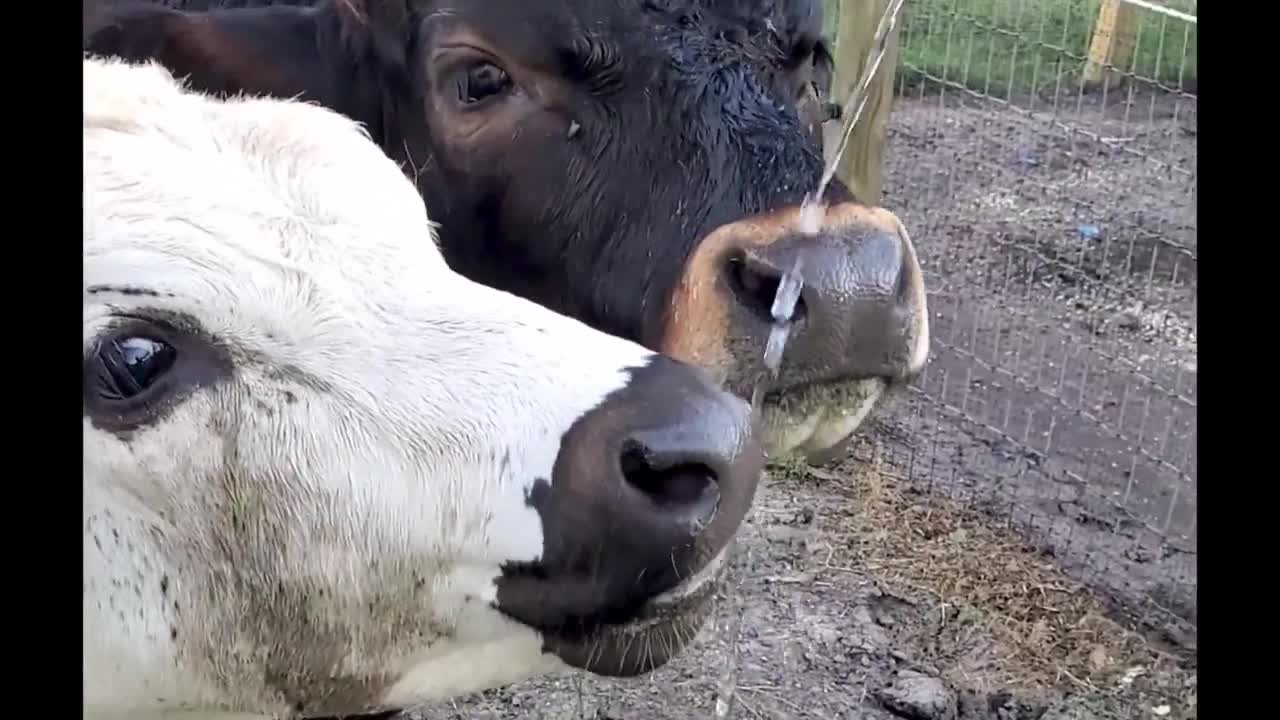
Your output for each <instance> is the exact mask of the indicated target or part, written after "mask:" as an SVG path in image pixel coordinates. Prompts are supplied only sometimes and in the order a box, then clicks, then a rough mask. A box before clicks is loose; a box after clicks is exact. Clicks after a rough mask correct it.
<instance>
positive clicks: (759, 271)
mask: <svg viewBox="0 0 1280 720" xmlns="http://www.w3.org/2000/svg"><path fill="white" fill-rule="evenodd" d="M793 268H797V269H798V271H799V274H800V277H801V278H802V280H803V287H802V290H801V292H800V297H799V300H798V301H797V302H796V304H795V308H794V310H793V312H792V313H791V317H790V318H789V319H790V320H791V322H792V323H793V327H792V331H791V333H790V336H789V340H788V344H787V350H786V353H785V354H784V356H783V363H784V368H785V372H786V374H787V375H791V376H797V375H799V376H801V377H803V378H804V379H805V380H807V381H815V380H832V379H838V378H845V377H884V378H893V379H907V378H911V377H913V376H915V375H916V374H918V373H919V372H920V371H921V369H923V364H924V359H925V358H924V354H925V351H926V350H927V329H926V328H927V319H926V316H925V297H924V281H923V278H922V276H921V273H920V268H919V265H918V263H917V261H916V258H915V254H914V251H913V249H912V247H911V245H910V242H909V240H907V239H906V238H905V237H903V235H902V234H900V232H899V231H897V230H896V229H891V228H886V227H881V226H880V225H877V224H873V223H866V222H862V223H850V222H840V221H835V222H831V223H828V224H826V225H824V226H822V227H821V228H820V229H819V231H818V232H817V233H815V234H811V235H810V234H801V233H788V234H786V235H784V236H783V237H779V238H777V239H775V240H773V241H772V242H770V243H769V244H767V245H754V246H749V247H746V248H743V249H742V250H741V251H740V252H738V253H736V254H730V255H729V267H728V275H729V285H730V287H731V288H732V289H733V291H734V298H735V300H736V302H737V303H738V304H739V305H740V306H742V307H743V308H744V309H746V310H747V311H748V312H749V313H751V314H755V315H757V316H759V317H760V318H761V319H762V320H764V321H765V322H766V323H770V322H772V318H771V316H770V308H771V307H772V305H773V301H774V297H775V295H777V290H778V286H779V284H780V282H781V279H782V277H783V275H784V273H787V272H790V271H791V270H792V269H793Z"/></svg>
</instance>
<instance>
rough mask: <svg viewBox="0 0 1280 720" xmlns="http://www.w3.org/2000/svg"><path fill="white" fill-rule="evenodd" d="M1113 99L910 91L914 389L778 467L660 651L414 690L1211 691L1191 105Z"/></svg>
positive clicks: (1087, 704)
mask: <svg viewBox="0 0 1280 720" xmlns="http://www.w3.org/2000/svg"><path fill="white" fill-rule="evenodd" d="M1089 102H1094V103H1095V104H1097V103H1098V100H1097V99H1096V98H1094V99H1092V100H1089ZM1113 102H1114V100H1113ZM1162 103H1163V104H1162ZM1085 104H1086V105H1087V103H1085ZM1116 105H1117V107H1118V109H1116V108H1113V109H1112V110H1111V113H1110V114H1109V115H1108V116H1106V117H1105V118H1104V116H1103V115H1102V114H1101V113H1098V112H1097V111H1096V108H1095V109H1093V110H1089V109H1088V108H1087V107H1086V108H1084V109H1078V108H1076V107H1074V106H1073V107H1071V108H1070V112H1071V113H1074V115H1073V116H1071V117H1068V113H1067V112H1066V111H1064V110H1062V109H1060V110H1059V112H1058V113H1057V122H1059V123H1071V122H1076V121H1078V120H1079V119H1080V118H1085V119H1087V120H1088V122H1086V123H1084V125H1085V126H1086V127H1087V129H1088V130H1090V131H1091V132H1093V133H1095V134H1096V135H1098V136H1101V137H1102V138H1105V140H1104V141H1099V140H1096V139H1093V140H1091V139H1089V138H1087V137H1082V136H1080V135H1078V134H1075V135H1068V134H1067V133H1065V132H1064V131H1062V128H1061V127H1058V126H1056V125H1055V124H1054V123H1055V120H1054V117H1053V116H1052V114H1051V113H1046V114H1037V115H1029V114H1027V113H1018V112H1014V111H1008V110H1001V109H999V108H998V107H995V106H993V105H991V104H986V105H984V104H982V103H981V102H979V101H976V100H973V99H972V98H966V97H965V96H963V95H962V94H955V93H952V94H949V95H947V96H946V97H944V98H939V97H937V96H931V97H926V98H910V97H907V98H903V99H901V100H899V102H898V104H897V106H896V109H895V111H894V119H893V122H892V124H891V136H890V143H891V145H890V153H889V160H888V162H889V167H888V168H887V169H886V175H887V178H888V180H889V187H888V195H887V197H886V205H888V206H890V207H891V208H893V209H894V210H895V211H898V212H899V213H900V214H901V215H902V216H903V218H904V220H905V221H906V223H907V225H908V227H909V228H911V230H912V232H913V238H914V239H915V241H916V243H917V245H918V248H919V251H920V253H921V259H922V262H923V263H924V264H925V266H926V268H927V271H926V272H927V275H928V282H929V284H930V287H931V290H932V293H931V296H930V302H931V303H932V307H931V309H932V316H933V333H934V337H935V352H934V356H933V358H932V360H931V367H930V369H929V370H928V372H927V373H926V376H925V377H924V378H922V379H921V381H920V382H919V383H917V385H916V390H915V391H914V392H911V393H908V394H907V395H906V396H904V397H903V398H901V399H900V401H899V402H898V403H897V405H896V407H894V408H892V409H891V410H889V411H886V412H885V413H884V414H883V415H882V416H881V418H880V419H879V420H878V421H877V422H876V423H874V424H873V426H872V427H870V428H869V429H868V430H867V431H866V432H865V433H864V434H863V436H862V437H861V438H860V439H859V442H858V443H856V445H855V447H853V448H851V449H850V453H849V456H848V458H847V459H845V460H844V461H842V462H841V463H837V464H834V465H832V466H827V467H823V468H808V467H802V466H800V465H796V464H783V465H780V466H775V467H774V468H773V469H772V470H771V472H770V477H769V479H768V481H767V483H766V485H765V486H764V487H763V488H762V490H761V493H760V499H759V502H758V504H757V506H756V507H755V510H754V512H753V515H752V517H751V518H750V520H749V522H748V525H747V528H746V530H745V532H744V534H743V537H742V541H741V547H740V549H739V552H738V555H737V561H736V565H735V572H736V575H737V577H738V584H737V587H736V588H735V589H732V590H730V591H727V593H726V597H723V598H721V604H720V607H719V608H718V609H717V613H716V619H715V622H714V623H713V625H712V626H711V627H708V628H707V629H706V630H705V631H704V632H703V633H702V634H701V636H700V637H699V639H698V640H697V641H696V643H695V645H694V646H693V647H692V648H690V649H689V650H688V651H687V652H686V653H684V654H683V655H682V656H680V657H679V658H678V659H677V660H676V661H674V662H673V663H671V664H670V665H669V666H667V667H665V668H663V669H661V670H660V671H658V672H656V673H654V674H653V675H652V676H650V677H646V678H641V679H635V680H630V681H605V680H599V679H594V678H583V677H577V676H573V677H571V676H565V677H551V678H543V679H539V680H536V681H532V682H528V683H524V684H521V685H519V686H516V687H512V688H507V689H503V690H500V691H493V692H488V693H484V694H481V695H477V696H476V697H474V698H468V699H466V700H465V701H458V702H451V703H446V704H443V705H440V706H434V707H429V708H423V709H421V710H419V711H415V713H413V715H415V716H418V717H423V718H431V719H435V718H442V719H443V718H476V719H480V718H493V719H495V720H496V719H498V718H531V719H532V718H547V719H548V720H551V719H554V720H569V719H571V718H574V719H587V718H593V719H595V720H606V719H609V720H663V719H667V718H670V719H672V720H675V719H680V720H684V719H685V718H708V719H710V718H713V717H715V715H714V709H715V705H716V702H717V698H718V697H719V698H723V697H728V696H729V695H731V696H732V698H733V706H732V712H731V717H734V718H739V719H743V720H745V719H750V718H865V719H867V720H881V719H883V720H889V719H890V718H909V719H912V720H953V719H967V720H978V719H980V718H981V719H984V720H985V719H988V718H990V719H992V720H1026V719H1028V718H1038V719H1040V720H1078V719H1084V718H1126V719H1127V718H1161V717H1165V718H1194V717H1196V713H1197V710H1196V694H1197V676H1196V664H1195V658H1194V653H1195V613H1196V610H1195V588H1196V582H1195V564H1194V563H1195V548H1196V542H1195V538H1196V535H1195V458H1196V456H1195V397H1196V389H1195V373H1196V360H1195V359H1196V345H1195V268H1196V260H1195V248H1196V237H1195V227H1196V223H1195V205H1194V201H1195V198H1194V187H1195V185H1194V177H1193V175H1192V177H1191V178H1190V179H1189V178H1188V177H1187V172H1186V171H1190V172H1191V173H1192V174H1193V173H1194V164H1195V137H1194V128H1195V120H1194V107H1195V106H1194V101H1192V102H1191V103H1189V108H1190V112H1191V115H1190V117H1187V112H1188V108H1187V106H1186V105H1185V104H1183V105H1179V106H1178V107H1176V108H1175V107H1174V106H1173V105H1172V104H1171V103H1170V102H1166V101H1160V102H1156V103H1155V104H1150V103H1148V104H1147V105H1144V104H1143V100H1142V99H1141V98H1139V99H1137V100H1135V102H1134V103H1133V104H1131V105H1128V106H1127V107H1128V111H1129V113H1130V117H1129V118H1128V120H1127V121H1126V119H1125V117H1124V115H1123V114H1124V112H1125V109H1124V108H1125V107H1126V106H1124V105H1123V104H1120V103H1116ZM1135 108H1136V109H1135ZM1091 113H1092V114H1091ZM1178 113H1181V115H1180V116H1179V115H1178ZM1184 128H1190V131H1188V130H1186V129H1184ZM1135 458H1136V459H1135ZM735 618H740V621H739V624H738V626H737V630H738V632H737V638H734V637H733V635H734V633H733V632H732V630H733V628H734V627H735V626H734V619H735ZM731 658H736V662H737V666H738V671H737V677H736V679H735V681H734V682H733V683H732V685H733V686H734V688H735V689H734V692H733V693H731V694H726V693H725V692H724V685H725V678H724V676H725V668H727V667H728V663H729V662H730V660H731Z"/></svg>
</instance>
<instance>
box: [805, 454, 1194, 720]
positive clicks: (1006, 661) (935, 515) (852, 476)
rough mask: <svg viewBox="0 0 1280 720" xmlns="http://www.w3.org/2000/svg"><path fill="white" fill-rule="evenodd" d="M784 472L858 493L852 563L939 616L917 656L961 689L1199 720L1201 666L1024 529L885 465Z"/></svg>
mask: <svg viewBox="0 0 1280 720" xmlns="http://www.w3.org/2000/svg"><path fill="white" fill-rule="evenodd" d="M780 469H781V470H782V471H784V472H788V473H793V474H794V473H804V474H808V475H810V476H814V477H816V478H817V479H819V480H821V481H822V482H824V483H832V484H836V485H839V486H842V488H843V489H844V490H846V491H847V492H848V494H849V495H850V496H851V497H850V498H849V499H850V500H851V501H852V503H853V507H852V508H851V510H850V513H849V514H848V515H847V516H846V518H845V519H844V520H843V521H844V522H849V523H852V525H853V527H851V528H846V534H845V537H847V538H849V540H848V543H849V545H848V547H847V548H842V549H841V550H840V551H839V552H840V554H842V555H845V556H846V558H847V559H848V561H849V563H850V564H851V565H852V566H853V567H852V568H851V569H853V570H855V571H860V572H864V573H866V574H867V575H868V576H870V577H872V578H874V580H875V581H876V583H877V584H878V585H879V586H880V588H881V589H882V590H883V591H884V592H885V593H886V594H888V595H890V596H895V597H900V598H903V599H905V600H908V601H909V602H911V603H912V604H913V605H915V606H916V607H917V608H920V609H921V612H922V613H925V614H928V615H932V618H931V620H932V621H931V622H927V623H924V624H922V626H921V627H923V628H927V630H920V631H919V632H920V633H922V634H932V637H915V638H910V640H912V641H914V642H908V643H907V644H908V645H910V646H913V647H914V646H920V647H925V648H928V656H927V657H923V658H917V659H916V660H924V661H927V662H928V664H929V665H932V666H933V667H932V669H935V670H936V671H937V672H939V673H940V674H941V675H942V676H943V677H944V678H946V679H947V680H948V681H949V682H951V683H953V684H955V685H957V686H961V687H966V688H970V689H972V690H976V691H979V692H988V693H989V692H996V691H1000V690H1010V691H1017V692H1030V693H1038V692H1042V691H1043V690H1045V689H1046V688H1054V689H1057V690H1060V691H1062V692H1065V693H1066V694H1067V695H1071V696H1079V697H1082V698H1088V699H1091V701H1092V700H1097V701H1100V702H1101V705H1099V706H1097V707H1094V706H1090V707H1089V708H1088V709H1086V710H1084V711H1083V712H1085V715H1084V716H1091V717H1148V718H1150V717H1169V718H1194V717H1196V712H1197V710H1196V693H1197V674H1196V670H1195V667H1194V662H1188V661H1187V660H1186V659H1185V658H1179V657H1177V656H1174V655H1172V654H1169V653H1167V652H1165V651H1163V650H1162V649H1160V648H1158V647H1156V646H1155V645H1153V644H1152V643H1151V642H1149V641H1148V640H1147V639H1145V638H1144V637H1143V636H1142V635H1141V634H1139V633H1137V632H1135V631H1133V630H1132V629H1131V628H1129V627H1126V626H1124V625H1122V624H1121V623H1120V622H1118V621H1116V620H1114V619H1112V617H1111V614H1110V613H1109V611H1108V609H1107V605H1106V603H1105V602H1103V600H1102V599H1101V598H1099V597H1098V596H1097V595H1095V594H1094V593H1093V592H1092V591H1091V590H1090V589H1089V588H1087V587H1085V586H1083V585H1081V584H1080V583H1078V582H1075V581H1073V580H1071V579H1070V578H1068V577H1067V576H1066V575H1065V574H1064V572H1063V571H1062V570H1061V569H1060V568H1059V567H1058V566H1057V565H1056V564H1055V563H1054V561H1053V559H1052V558H1050V557H1047V556H1046V555H1044V554H1043V553H1040V552H1038V551H1037V550H1036V549H1035V548H1033V547H1031V546H1029V545H1027V544H1026V543H1025V542H1023V540H1022V539H1021V538H1019V537H1018V534H1017V532H1016V531H1015V530H1014V529H1013V528H1011V527H1003V526H1001V524H1000V523H999V522H998V521H995V520H992V519H991V518H990V517H987V516H985V515H982V514H980V513H978V512H975V511H974V510H972V509H969V508H967V507H965V506H963V505H961V504H959V503H958V502H955V501H952V500H949V499H947V498H944V497H939V496H937V495H924V494H921V493H919V492H914V491H912V490H911V488H909V486H908V483H906V482H905V481H902V480H898V479H894V478H893V477H892V476H891V475H890V474H889V473H888V472H886V471H887V470H888V468H886V467H884V466H883V464H882V463H880V462H879V461H878V460H873V462H871V463H866V462H859V461H856V460H851V461H848V462H847V463H846V464H845V465H843V466H841V467H839V468H833V469H831V470H824V469H820V468H808V467H799V466H791V467H786V468H780ZM992 639H994V641H995V642H994V643H992V642H991V640H992ZM1116 707H1120V708H1125V709H1126V711H1124V712H1122V714H1116V710H1115V708H1116ZM1127 710H1132V714H1130V712H1128V711H1127ZM1068 716H1073V715H1068Z"/></svg>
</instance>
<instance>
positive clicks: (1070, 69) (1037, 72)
mask: <svg viewBox="0 0 1280 720" xmlns="http://www.w3.org/2000/svg"><path fill="white" fill-rule="evenodd" d="M829 1H830V0H829ZM850 1H851V0H843V2H846V3H847V2H850ZM853 1H857V0H853ZM833 4H837V5H838V3H833ZM1165 4H1166V5H1168V6H1169V7H1172V8H1174V9H1177V10H1181V11H1183V12H1186V13H1188V14H1190V15H1195V5H1196V3H1195V1H1194V0H1168V1H1167V2H1166V3H1165ZM1098 5H1099V0H906V3H905V5H904V6H903V11H902V12H903V15H902V17H901V18H900V27H901V56H900V58H899V67H898V73H899V78H900V79H905V80H906V81H907V83H908V84H914V82H918V81H920V80H921V79H924V78H926V77H929V76H932V78H933V79H934V80H937V79H939V78H941V79H943V80H946V81H949V82H952V83H959V84H961V85H963V86H965V87H968V88H970V89H973V90H976V91H978V92H982V93H986V94H990V95H995V96H997V97H1006V96H1010V95H1019V94H1024V93H1027V92H1031V91H1037V90H1038V91H1043V90H1046V89H1047V90H1050V91H1051V90H1052V89H1053V87H1054V85H1055V83H1056V82H1057V81H1058V79H1059V78H1061V79H1062V80H1063V82H1064V87H1069V86H1071V85H1069V84H1068V82H1071V83H1072V84H1073V83H1074V80H1075V79H1076V78H1079V77H1080V71H1081V69H1082V68H1083V66H1084V58H1085V55H1086V54H1087V53H1088V49H1089V38H1090V35H1091V34H1092V32H1093V24H1094V22H1095V20H1096V18H1097V16H1098ZM1138 12H1139V18H1140V19H1139V31H1138V40H1137V48H1136V51H1135V53H1134V56H1133V58H1132V59H1131V61H1130V63H1131V64H1130V65H1129V66H1128V67H1126V68H1124V69H1125V70H1132V72H1133V73H1134V74H1135V75H1136V76H1137V77H1138V78H1139V82H1144V81H1145V83H1144V84H1150V83H1151V82H1152V81H1154V82H1158V83H1159V84H1161V85H1163V86H1165V87H1169V88H1183V89H1185V90H1187V91H1188V92H1195V88H1196V26H1195V25H1192V24H1189V23H1186V22H1184V21H1182V20H1178V19H1175V18H1169V17H1166V16H1163V15H1158V14H1154V13H1150V12H1147V11H1144V10H1141V9H1139V11H1138Z"/></svg>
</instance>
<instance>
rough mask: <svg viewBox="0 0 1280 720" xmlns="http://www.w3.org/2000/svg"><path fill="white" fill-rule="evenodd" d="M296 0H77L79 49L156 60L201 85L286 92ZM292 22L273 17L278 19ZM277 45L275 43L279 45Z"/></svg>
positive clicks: (214, 89)
mask: <svg viewBox="0 0 1280 720" xmlns="http://www.w3.org/2000/svg"><path fill="white" fill-rule="evenodd" d="M306 13H307V10H306V9H305V8H301V7H286V6H276V7H268V8H252V9H234V10H219V11H209V12H184V11H180V10H174V9H172V8H168V7H165V6H163V5H159V4H157V3H155V2H145V1H134V2H131V1H129V0H123V1H121V0H111V1H106V0H103V1H102V2H96V1H95V0H85V1H84V23H85V25H84V38H83V44H84V47H83V49H84V51H85V52H86V53H88V54H91V55H106V56H114V57H119V58H122V59H124V60H128V61H131V62H143V61H147V60H155V61H158V62H159V63H160V64H161V65H163V66H164V67H165V68H166V69H168V70H169V72H171V73H172V74H173V75H175V76H177V77H179V78H186V79H187V81H188V83H189V84H190V85H191V86H192V87H194V88H196V89H198V90H201V91H204V92H208V93H216V94H235V93H241V92H243V93H246V94H252V95H276V96H284V97H288V96H292V95H297V94H299V93H300V92H301V91H302V90H303V88H302V87H301V86H300V85H298V80H297V78H299V77H305V74H304V73H300V72H298V66H299V65H300V64H303V63H307V62H309V61H312V60H314V58H301V57H297V53H296V52H289V50H288V49H290V48H294V49H296V48H298V47H299V43H298V42H296V38H297V37H299V31H300V26H301V24H302V23H305V22H308V21H309V17H308V16H307V15H306ZM286 16H288V19H291V20H295V21H296V22H281V20H282V19H285V18H286ZM282 48H283V50H282Z"/></svg>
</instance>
